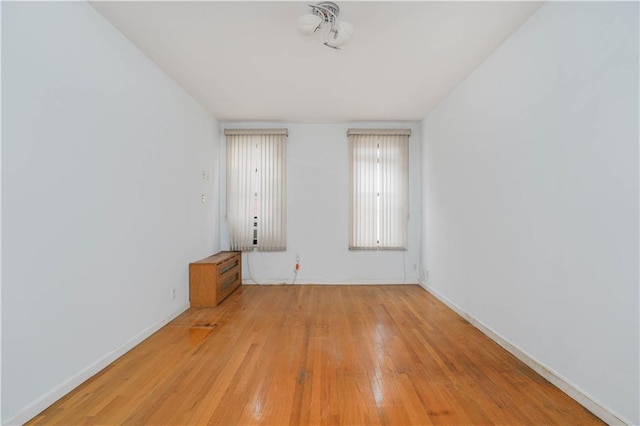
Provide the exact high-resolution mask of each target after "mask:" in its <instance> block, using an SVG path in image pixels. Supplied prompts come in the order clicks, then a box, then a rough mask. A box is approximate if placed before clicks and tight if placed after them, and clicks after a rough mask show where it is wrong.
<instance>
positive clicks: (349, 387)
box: [31, 285, 602, 425]
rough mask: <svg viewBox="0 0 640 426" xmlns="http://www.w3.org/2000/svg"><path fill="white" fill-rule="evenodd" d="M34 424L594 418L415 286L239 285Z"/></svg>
mask: <svg viewBox="0 0 640 426" xmlns="http://www.w3.org/2000/svg"><path fill="white" fill-rule="evenodd" d="M31 423H32V424H65V425H70V424H156V425H160V424H181V425H197V424H219V425H235V424H243V425H244V424H270V425H285V424H295V425H297V424H345V425H346V424H349V425H376V424H389V425H409V424H416V425H418V424H419V425H422V424H424V425H428V424H510V425H515V424H536V425H542V424H545V425H548V424H561V425H569V424H602V423H601V422H600V421H599V420H598V419H597V418H596V417H594V416H593V415H592V414H590V413H589V412H588V411H587V410H585V409H584V408H583V407H582V406H580V405H579V404H578V403H576V402H575V401H573V400H572V399H571V398H569V397H568V396H567V395H565V394H564V393H563V392H562V391H560V390H558V389H557V388H556V387H554V386H553V385H551V384H550V383H549V382H547V381H546V380H544V379H543V378H542V377H540V376H539V375H538V374H536V373H535V372H534V371H533V370H531V369H530V368H528V367H527V366H525V365H524V364H523V363H522V362H520V361H518V360H517V359H516V358H514V357H513V356H512V355H511V354H509V353H508V352H506V351H505V350H504V349H502V348H501V347H500V346H498V345H497V344H495V343H494V342H492V341H491V340H489V339H488V338H487V337H486V336H484V335H483V334H482V333H480V332H479V331H478V330H476V329H475V328H474V327H473V326H471V325H470V324H469V323H467V322H466V321H464V320H463V319H462V318H460V317H459V316H458V315H456V314H455V313H454V312H452V311H451V310H450V309H449V308H447V307H446V306H445V305H443V304H442V303H441V302H439V301H438V300H437V299H435V298H434V297H433V296H432V295H430V294H429V293H428V292H426V291H425V290H424V289H422V288H421V287H419V286H416V285H402V286H268V287H267V286H264V287H262V286H243V287H241V288H240V289H238V290H237V291H236V292H235V293H233V294H232V295H231V296H230V297H229V298H228V299H227V300H225V301H224V302H223V303H222V304H221V305H219V306H218V307H216V308H198V309H195V308H191V309H189V310H188V311H187V312H185V313H184V314H182V315H181V316H180V317H178V318H177V319H175V320H174V321H172V322H171V323H169V324H168V325H167V326H165V327H164V328H162V329H161V330H159V331H158V332H157V333H155V334H154V335H153V336H151V337H150V338H149V339H147V340H145V341H144V342H142V343H141V344H140V345H139V346H137V347H136V348H134V349H133V350H131V351H130V352H128V353H127V354H125V355H124V356H122V357H121V358H119V359H118V360H116V361H115V362H114V363H112V364H111V365H109V366H108V367H107V368H106V369H104V370H103V371H102V372H100V373H99V374H97V375H96V376H94V377H93V378H91V379H90V380H88V381H87V382H85V383H84V384H82V385H81V386H79V387H78V388H77V389H75V390H74V391H72V392H71V393H70V394H68V395H67V396H65V397H63V398H62V399H60V400H59V401H58V402H56V403H55V404H54V405H52V406H51V407H49V408H48V409H47V410H45V411H44V412H42V413H41V414H40V415H38V416H37V417H36V418H34V419H33V420H32V422H31Z"/></svg>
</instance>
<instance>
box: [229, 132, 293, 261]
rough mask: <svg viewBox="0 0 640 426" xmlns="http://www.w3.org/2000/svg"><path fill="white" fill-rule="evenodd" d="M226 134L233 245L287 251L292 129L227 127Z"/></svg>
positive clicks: (230, 236)
mask: <svg viewBox="0 0 640 426" xmlns="http://www.w3.org/2000/svg"><path fill="white" fill-rule="evenodd" d="M225 136H226V141H227V224H228V226H229V241H230V246H231V247H230V248H231V250H242V251H247V250H253V249H254V248H257V249H258V250H262V251H271V250H273V251H275V250H285V249H286V188H287V187H286V148H287V129H252V130H233V129H227V130H225Z"/></svg>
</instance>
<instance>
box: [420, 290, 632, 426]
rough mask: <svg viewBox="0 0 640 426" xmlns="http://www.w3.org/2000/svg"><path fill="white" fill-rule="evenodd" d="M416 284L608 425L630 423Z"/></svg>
mask: <svg viewBox="0 0 640 426" xmlns="http://www.w3.org/2000/svg"><path fill="white" fill-rule="evenodd" d="M418 284H419V285H420V286H421V287H423V288H424V289H425V290H426V291H428V292H429V293H431V294H432V295H433V296H435V297H436V298H437V299H438V300H440V301H441V302H442V303H444V304H445V305H447V306H448V307H449V308H451V309H452V310H453V311H455V312H456V313H457V314H458V315H460V316H461V317H462V318H464V319H465V320H467V321H469V323H470V324H471V325H473V326H474V327H475V328H477V329H478V330H480V331H481V332H482V333H483V334H484V335H486V336H487V337H488V338H490V339H491V340H493V341H494V342H496V343H497V344H499V345H500V346H502V347H503V348H504V349H506V350H507V351H508V352H509V353H511V354H512V355H513V356H515V357H516V358H518V359H519V360H520V361H522V362H524V363H525V364H526V365H527V366H529V367H530V368H531V369H532V370H534V371H535V372H536V373H538V374H539V375H541V376H542V377H544V378H545V379H547V380H548V381H549V382H551V384H553V385H554V386H555V387H557V388H558V389H560V390H561V391H563V392H564V393H566V394H567V395H569V396H570V397H571V398H573V399H574V400H575V401H576V402H578V403H579V404H580V405H582V406H583V407H584V408H586V409H587V410H589V411H591V412H592V413H593V414H594V415H596V416H597V417H599V418H600V419H601V420H602V421H604V422H605V423H607V424H609V425H630V424H632V423H631V422H630V421H628V420H626V419H624V418H623V417H622V416H619V415H616V414H614V413H613V411H612V410H611V409H609V408H607V407H606V406H604V405H603V404H600V403H598V402H597V401H595V400H594V399H593V398H592V397H591V396H590V395H589V394H588V393H586V392H584V391H583V390H582V389H580V388H579V387H578V386H576V385H574V384H573V383H571V382H569V381H568V380H567V379H565V378H564V377H562V376H561V375H560V374H558V373H557V372H555V371H554V370H553V369H551V368H549V367H547V366H546V365H544V364H542V363H541V362H539V361H538V360H536V359H535V358H533V357H531V356H529V355H528V354H526V353H525V352H524V351H522V350H521V349H520V348H518V347H517V346H516V345H514V344H512V343H511V342H509V341H508V340H507V339H505V338H504V337H502V336H500V335H499V334H498V333H496V332H495V331H493V330H492V329H490V328H489V327H487V326H486V325H484V324H483V323H482V322H480V321H479V320H477V319H476V318H474V317H473V316H471V315H470V314H468V313H467V312H465V311H464V310H463V309H461V308H460V307H459V306H458V305H456V304H455V303H453V302H452V301H450V300H449V299H447V298H446V297H445V296H443V295H442V294H440V293H439V292H438V291H437V290H435V289H434V288H433V287H431V286H429V285H427V284H425V283H423V282H419V283H418Z"/></svg>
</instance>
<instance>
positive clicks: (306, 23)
mask: <svg viewBox="0 0 640 426" xmlns="http://www.w3.org/2000/svg"><path fill="white" fill-rule="evenodd" d="M321 22H322V18H320V17H319V16H317V15H311V14H307V15H302V16H301V17H300V18H298V29H299V30H300V31H301V32H302V33H303V34H307V35H310V34H313V32H314V31H315V30H316V28H318V25H320V23H321Z"/></svg>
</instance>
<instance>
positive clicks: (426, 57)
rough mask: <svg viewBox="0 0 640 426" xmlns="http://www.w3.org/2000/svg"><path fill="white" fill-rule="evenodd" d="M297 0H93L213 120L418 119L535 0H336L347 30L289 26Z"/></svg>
mask: <svg viewBox="0 0 640 426" xmlns="http://www.w3.org/2000/svg"><path fill="white" fill-rule="evenodd" d="M307 4H308V3H307V2H303V1H290V2H217V1H199V2H165V1H141V2H118V1H113V2H111V1H104V2H92V5H93V7H94V8H95V9H96V10H97V11H98V12H100V13H101V14H102V15H103V16H104V17H105V18H106V19H108V20H109V21H110V22H111V23H112V24H113V25H114V26H115V27H116V28H118V29H119V30H120V31H121V32H122V33H123V34H124V35H125V36H126V37H127V38H129V40H131V41H132V42H133V43H135V44H136V45H137V46H138V47H139V48H140V49H141V50H142V51H143V52H144V53H145V54H146V55H147V56H148V57H149V58H151V59H152V60H153V61H154V62H155V63H156V64H158V65H159V66H160V67H161V68H162V69H163V70H164V71H165V72H166V73H167V74H169V75H170V76H171V77H172V78H173V79H174V80H175V81H176V82H177V83H178V84H180V85H181V86H182V87H183V88H184V89H186V90H187V91H188V92H189V93H191V95H192V96H193V97H194V98H196V99H197V100H198V101H199V102H200V103H202V105H204V106H205V107H206V108H208V109H209V110H210V111H211V113H212V114H213V116H214V117H216V118H217V119H219V120H221V121H235V120H239V121H289V122H344V121H373V120H390V121H404V120H420V119H422V118H423V117H424V116H425V115H426V113H427V112H428V111H429V110H430V109H431V108H432V107H433V106H434V105H435V104H437V103H438V101H439V100H441V99H442V98H443V97H444V96H446V95H447V93H449V92H450V91H451V90H452V89H453V88H454V87H455V86H456V85H457V84H458V83H460V81H462V80H463V79H464V78H465V77H466V76H467V75H469V74H470V73H471V72H472V71H473V70H474V69H475V68H476V67H477V66H478V65H479V64H480V63H481V62H482V61H483V60H484V59H485V58H487V57H488V56H489V55H490V54H491V53H492V52H493V51H494V50H495V49H496V48H497V47H498V46H500V44H502V43H503V42H504V41H505V40H506V39H507V38H508V37H509V36H510V35H511V34H512V33H513V32H514V31H515V30H516V29H518V27H519V26H520V25H521V24H522V23H523V22H524V21H525V20H526V19H527V18H528V17H529V16H530V15H531V14H532V13H533V12H535V11H536V9H537V8H538V7H540V5H541V4H542V3H541V2H484V1H475V2H359V1H358V2H345V1H343V2H338V4H339V6H340V9H341V12H340V18H341V19H343V20H345V21H349V22H351V23H352V24H353V26H354V27H355V35H354V38H353V39H352V40H351V42H350V43H348V44H347V45H346V46H344V47H343V49H341V50H337V51H336V50H332V49H329V48H327V47H325V46H323V45H322V43H320V42H319V41H318V40H314V39H313V38H311V37H307V36H304V35H302V34H301V33H300V32H298V30H297V28H296V21H297V19H298V17H299V16H300V15H302V14H304V13H307V12H308V10H309V7H308V6H307Z"/></svg>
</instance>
